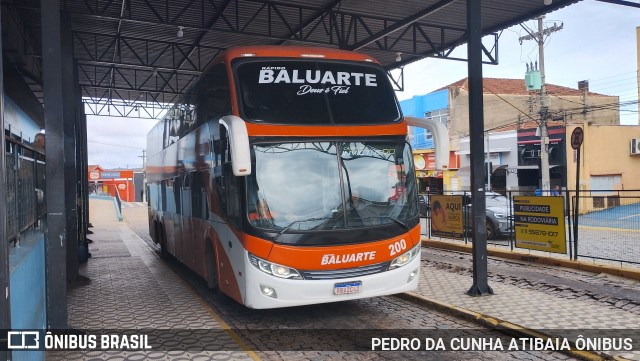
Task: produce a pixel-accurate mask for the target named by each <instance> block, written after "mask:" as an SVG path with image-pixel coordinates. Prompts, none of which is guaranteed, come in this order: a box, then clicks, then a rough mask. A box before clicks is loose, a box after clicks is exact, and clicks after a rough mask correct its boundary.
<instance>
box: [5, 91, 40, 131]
mask: <svg viewBox="0 0 640 361" xmlns="http://www.w3.org/2000/svg"><path fill="white" fill-rule="evenodd" d="M4 126H5V127H6V128H7V129H8V128H9V126H11V132H12V133H13V134H16V135H19V136H22V137H23V139H25V140H28V141H31V142H32V141H33V139H34V138H35V135H36V133H40V127H39V126H38V124H36V122H34V121H33V120H32V119H31V118H29V116H28V115H27V113H25V112H23V111H22V109H20V108H18V106H17V105H16V103H14V102H13V100H11V99H10V98H9V97H6V96H5V97H4Z"/></svg>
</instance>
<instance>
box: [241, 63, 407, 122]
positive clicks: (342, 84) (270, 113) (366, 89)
mask: <svg viewBox="0 0 640 361" xmlns="http://www.w3.org/2000/svg"><path fill="white" fill-rule="evenodd" d="M234 71H235V74H236V77H237V84H238V99H240V100H239V105H240V113H241V116H242V117H243V118H244V119H245V120H248V121H253V122H263V123H276V124H382V123H393V122H399V121H400V120H401V116H400V110H399V106H398V103H397V101H396V98H395V95H394V92H393V88H392V86H391V84H390V82H389V79H388V77H387V74H386V73H385V71H384V70H383V69H382V68H381V67H380V66H378V65H376V64H369V63H362V62H348V61H335V60H333V61H330V60H318V59H285V60H283V59H277V60H276V59H273V60H270V59H244V60H243V61H239V62H238V63H236V64H235V67H234Z"/></svg>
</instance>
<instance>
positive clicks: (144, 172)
mask: <svg viewBox="0 0 640 361" xmlns="http://www.w3.org/2000/svg"><path fill="white" fill-rule="evenodd" d="M144 153H145V150H144V149H143V150H142V155H139V156H138V157H140V158H142V201H143V202H146V201H147V200H146V195H147V192H145V191H144V190H145V189H146V188H147V170H146V169H145V163H144V161H145V158H146V155H145V154H144Z"/></svg>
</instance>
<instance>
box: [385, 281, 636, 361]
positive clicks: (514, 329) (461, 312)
mask: <svg viewBox="0 0 640 361" xmlns="http://www.w3.org/2000/svg"><path fill="white" fill-rule="evenodd" d="M396 296H398V297H400V298H402V299H406V300H408V301H412V302H417V303H421V304H423V305H425V306H428V307H429V308H431V309H435V310H436V311H440V312H443V313H447V314H450V315H453V316H455V317H458V318H462V319H464V320H467V321H471V322H475V323H478V324H480V325H482V326H485V327H488V328H492V329H495V330H498V331H501V332H503V333H506V334H509V335H513V336H516V337H531V338H534V337H535V338H542V339H545V340H546V339H549V338H556V337H558V336H550V335H547V334H544V333H541V332H537V331H533V330H530V329H527V328H525V327H523V326H520V325H517V324H515V323H512V322H509V321H503V320H501V319H498V318H495V317H492V316H488V315H485V314H482V313H478V312H474V311H470V310H467V309H465V308H462V307H458V306H454V305H450V304H447V303H444V302H441V301H437V300H433V299H430V298H428V297H425V296H422V295H419V294H416V293H413V292H407V293H401V294H398V295H396ZM573 346H574V345H572V347H573ZM556 352H560V353H563V354H566V355H570V356H572V357H575V358H577V359H580V360H585V361H600V360H618V361H626V360H628V359H626V358H624V357H621V356H611V355H608V354H599V353H596V352H593V351H580V350H558V351H556Z"/></svg>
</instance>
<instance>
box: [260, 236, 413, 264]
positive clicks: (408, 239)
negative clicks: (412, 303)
mask: <svg viewBox="0 0 640 361" xmlns="http://www.w3.org/2000/svg"><path fill="white" fill-rule="evenodd" d="M402 239H404V240H405V247H404V248H403V249H400V251H399V252H398V250H399V248H396V243H398V244H400V243H401V240H402ZM418 242H420V226H419V225H418V226H416V227H415V228H414V229H412V230H411V231H409V232H408V233H406V234H404V235H401V236H398V237H393V238H390V239H386V240H384V241H378V242H369V243H359V244H352V245H345V246H338V245H335V244H333V245H331V247H300V246H287V245H280V244H276V245H274V246H273V249H272V250H271V254H270V255H269V258H268V260H269V261H271V262H274V263H278V264H282V265H286V266H289V267H293V268H295V269H298V270H322V269H341V268H353V267H360V266H366V265H371V264H376V263H381V262H387V261H391V260H392V259H394V258H396V257H398V256H400V255H401V254H403V253H404V252H406V251H408V250H410V249H411V248H412V247H414V246H415V245H417V244H418ZM323 260H324V261H323ZM323 263H324V264H323Z"/></svg>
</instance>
